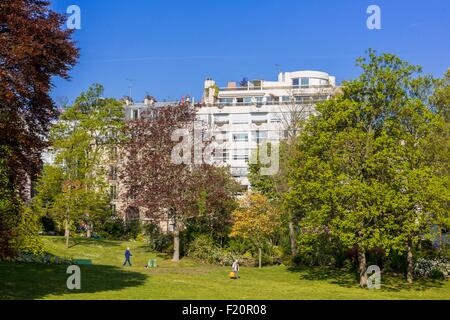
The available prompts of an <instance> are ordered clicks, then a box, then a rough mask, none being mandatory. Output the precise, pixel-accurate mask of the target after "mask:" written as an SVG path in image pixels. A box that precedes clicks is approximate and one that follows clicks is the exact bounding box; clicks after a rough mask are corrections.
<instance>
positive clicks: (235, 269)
mask: <svg viewBox="0 0 450 320" xmlns="http://www.w3.org/2000/svg"><path fill="white" fill-rule="evenodd" d="M231 271H233V272H234V279H239V260H235V261H234V262H233V265H232V266H231Z"/></svg>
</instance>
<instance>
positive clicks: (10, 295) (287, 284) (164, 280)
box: [0, 237, 450, 300]
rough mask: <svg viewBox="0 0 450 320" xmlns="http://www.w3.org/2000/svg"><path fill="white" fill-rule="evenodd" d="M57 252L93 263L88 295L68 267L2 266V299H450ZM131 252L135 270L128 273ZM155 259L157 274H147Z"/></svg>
mask: <svg viewBox="0 0 450 320" xmlns="http://www.w3.org/2000/svg"><path fill="white" fill-rule="evenodd" d="M44 241H45V245H46V247H47V249H48V251H49V252H51V253H52V254H55V255H58V256H66V257H73V258H81V259H92V261H93V263H94V265H93V266H82V267H81V270H82V274H81V282H82V283H81V285H82V289H81V290H80V291H69V290H68V289H67V288H66V280H67V277H68V275H67V274H66V268H67V266H49V265H37V264H22V263H18V264H10V263H4V262H2V263H0V299H71V300H73V299H139V300H140V299H154V300H158V299H170V300H173V299H176V300H178V299H219V300H234V299H236V300H241V299H276V300H277V299H283V300H285V299H286V300H296V299H450V282H449V281H442V282H441V281H427V282H416V283H415V284H414V285H412V286H409V285H407V284H406V283H405V281H404V280H403V279H402V278H395V277H388V276H383V277H382V289H381V290H368V289H360V288H358V286H357V281H356V278H355V275H354V274H351V273H347V272H336V271H327V270H324V269H301V270H291V269H289V268H287V267H285V266H276V267H267V268H263V269H262V270H259V269H257V268H242V270H241V273H240V275H241V279H240V280H237V281H233V280H230V279H228V278H227V275H228V271H229V268H226V267H217V266H209V265H202V264H198V263H196V262H194V261H192V260H189V259H183V260H182V261H181V262H180V263H179V264H175V263H173V262H171V261H170V260H168V259H166V258H165V257H163V256H158V255H156V254H153V253H151V252H149V251H148V250H147V249H146V247H145V245H144V243H140V242H119V241H96V240H82V239H77V240H75V241H73V242H72V243H71V245H72V246H71V247H70V248H69V249H65V247H64V240H63V239H62V238H60V237H45V238H44ZM127 246H130V247H131V249H132V252H133V255H134V256H133V259H132V262H133V267H126V268H124V267H122V259H123V251H124V249H125V248H126V247H127ZM150 257H154V258H157V259H158V264H159V265H160V267H159V268H157V269H145V268H144V265H146V262H147V260H148V259H149V258H150Z"/></svg>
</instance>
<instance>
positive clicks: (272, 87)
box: [219, 84, 333, 91]
mask: <svg viewBox="0 0 450 320" xmlns="http://www.w3.org/2000/svg"><path fill="white" fill-rule="evenodd" d="M330 88H333V86H332V85H329V84H327V85H305V86H302V85H298V86H294V85H291V86H248V87H236V88H230V87H225V88H220V89H219V90H220V91H263V90H277V89H279V90H296V89H330Z"/></svg>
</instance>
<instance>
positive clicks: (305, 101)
mask: <svg viewBox="0 0 450 320" xmlns="http://www.w3.org/2000/svg"><path fill="white" fill-rule="evenodd" d="M327 99H328V97H325V96H305V97H301V98H297V99H295V100H292V101H278V100H270V101H255V102H225V103H224V102H222V103H215V104H213V105H210V106H213V107H218V108H220V109H223V108H224V107H245V106H255V107H257V108H262V107H264V106H293V105H311V104H316V103H319V102H321V101H326V100H327Z"/></svg>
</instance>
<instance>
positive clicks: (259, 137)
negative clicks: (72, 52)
mask: <svg viewBox="0 0 450 320" xmlns="http://www.w3.org/2000/svg"><path fill="white" fill-rule="evenodd" d="M268 138H269V132H268V131H259V130H258V131H256V132H255V141H256V143H258V144H259V143H261V142H263V141H265V140H267V139H268Z"/></svg>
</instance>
